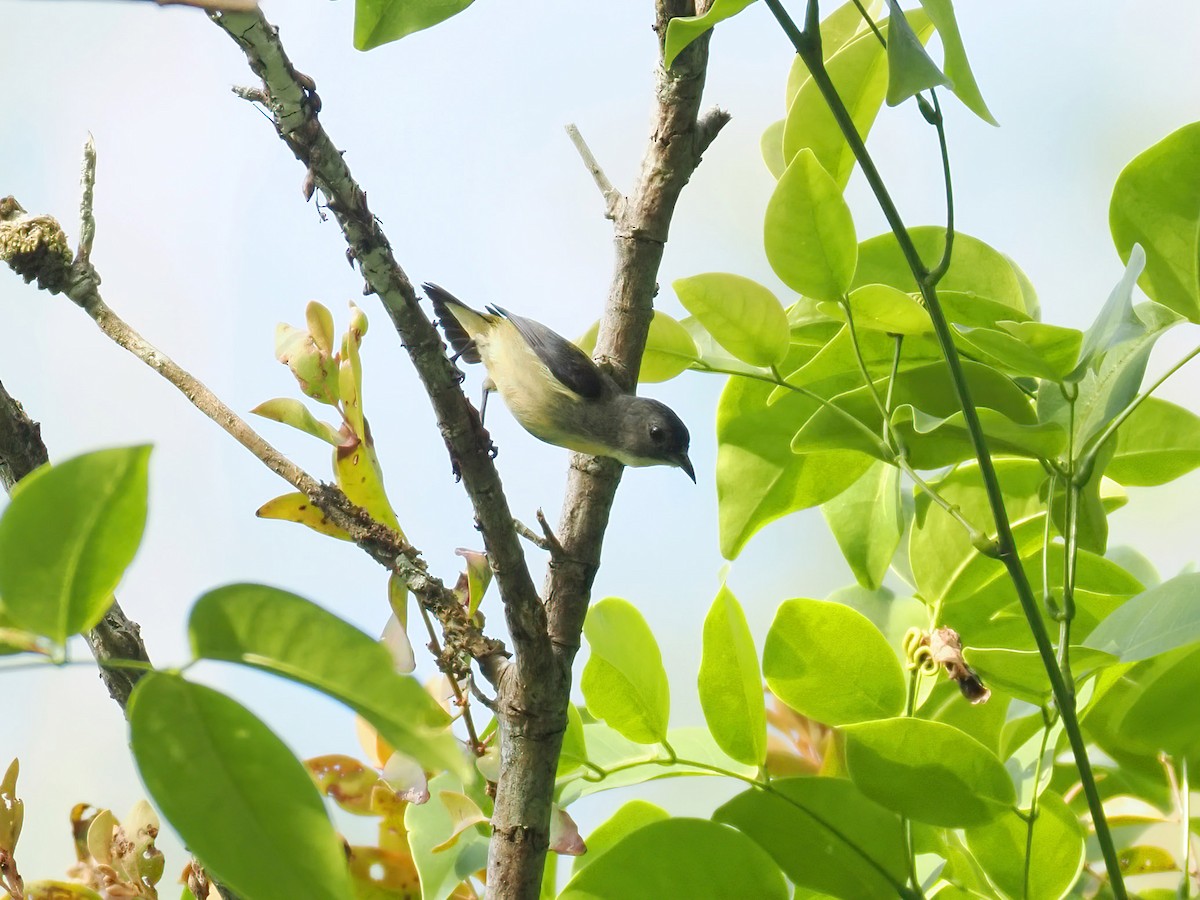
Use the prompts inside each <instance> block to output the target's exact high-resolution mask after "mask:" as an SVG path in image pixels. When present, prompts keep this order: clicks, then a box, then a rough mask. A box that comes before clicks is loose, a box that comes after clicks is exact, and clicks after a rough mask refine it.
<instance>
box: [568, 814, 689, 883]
mask: <svg viewBox="0 0 1200 900" xmlns="http://www.w3.org/2000/svg"><path fill="white" fill-rule="evenodd" d="M670 817H671V816H670V814H669V813H668V812H667V811H666V810H665V809H663V808H662V807H661V806H655V805H654V804H653V803H650V802H648V801H646V800H630V801H629V802H628V803H626V804H624V805H623V806H621V807H620V808H619V809H618V810H617V811H616V812H615V813H613V814H612V815H611V816H609V817H608V818H607V819H606V820H605V821H603V822H601V823H600V824H599V825H597V826H596V830H595V831H593V832H592V833H591V834H589V835H588V836H587V841H586V843H587V853H585V854H583V856H577V857H575V862H574V865H573V867H572V871H573V872H576V873H577V872H579V870H580V869H583V868H586V867H587V866H589V865H591V864H592V863H594V862H595V861H596V860H598V859H599V858H600V857H601V856H603V855H604V854H605V853H607V852H608V851H609V850H611V849H612V847H613V845H614V844H616V843H617V842H618V841H620V840H621V839H622V838H623V837H625V836H626V835H627V834H630V833H632V832H634V831H637V830H638V829H639V828H641V827H643V826H645V825H649V824H650V823H651V822H661V821H663V820H664V819H669V818H670Z"/></svg>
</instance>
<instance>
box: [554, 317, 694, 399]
mask: <svg viewBox="0 0 1200 900" xmlns="http://www.w3.org/2000/svg"><path fill="white" fill-rule="evenodd" d="M599 331H600V323H599V322H594V323H592V327H591V328H589V329H588V330H587V331H586V332H584V334H583V335H582V336H581V337H580V338H579V339H578V340H577V341H575V344H576V346H578V347H579V349H580V350H582V351H583V352H584V353H586V354H587V355H588V356H591V355H592V353H593V352H595V350H596V337H597V335H598V334H599ZM699 356H700V354H699V351H698V350H697V349H696V342H695V341H694V340H693V339H692V336H691V334H690V333H689V332H688V330H687V329H686V328H684V327H683V325H681V324H680V323H679V322H678V321H677V320H675V319H673V318H671V317H670V316H669V315H667V314H666V313H665V312H663V311H662V310H659V309H656V310H655V311H654V318H653V319H651V320H650V331H649V333H648V334H647V335H646V349H645V352H644V353H642V365H641V368H639V369H638V381H639V382H641V383H643V384H650V383H653V382H659V381H670V380H671V379H672V378H674V377H675V376H676V375H678V374H679V373H680V372H682V371H683V370H684V369H686V368H687V367H688V366H690V365H691V364H692V363H694V362H695V361H696V360H697V359H699Z"/></svg>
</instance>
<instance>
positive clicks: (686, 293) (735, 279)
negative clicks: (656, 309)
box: [672, 272, 790, 367]
mask: <svg viewBox="0 0 1200 900" xmlns="http://www.w3.org/2000/svg"><path fill="white" fill-rule="evenodd" d="M672 287H673V288H674V289H675V293H676V295H677V296H678V297H679V302H680V303H682V304H683V306H684V308H685V309H687V311H688V312H690V313H691V314H692V315H693V316H695V317H696V319H697V321H699V322H700V324H701V325H703V326H704V328H705V330H707V331H708V333H709V334H711V335H712V336H713V339H714V340H715V341H716V342H717V343H718V344H720V345H721V346H722V347H724V348H725V349H726V350H728V351H729V352H730V353H732V354H733V355H734V356H736V357H737V358H738V359H740V360H741V361H742V362H744V363H748V364H750V365H752V366H763V367H769V366H775V365H778V364H779V363H781V362H783V358H784V356H785V355H786V354H787V351H788V341H789V337H790V335H789V330H788V322H787V313H785V312H784V311H783V306H782V304H780V302H779V300H778V299H777V298H776V296H775V295H774V294H773V293H771V291H769V290H768V289H767V288H765V287H763V286H762V285H761V284H759V283H758V282H757V281H752V280H750V279H749V278H743V277H742V276H741V275H731V274H729V273H727V272H709V273H707V274H704V275H693V276H691V277H690V278H680V279H678V280H676V281H675V283H674V284H672ZM689 340H690V338H689Z"/></svg>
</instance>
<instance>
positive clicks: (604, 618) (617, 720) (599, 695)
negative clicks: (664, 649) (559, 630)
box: [579, 597, 671, 744]
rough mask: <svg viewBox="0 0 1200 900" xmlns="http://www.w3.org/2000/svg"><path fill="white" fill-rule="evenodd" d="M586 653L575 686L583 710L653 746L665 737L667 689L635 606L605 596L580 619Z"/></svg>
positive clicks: (652, 643) (659, 659) (659, 661)
mask: <svg viewBox="0 0 1200 900" xmlns="http://www.w3.org/2000/svg"><path fill="white" fill-rule="evenodd" d="M583 633H584V636H585V637H586V638H587V641H588V647H589V648H590V651H591V652H590V654H589V656H588V661H587V665H585V666H584V667H583V676H582V677H581V678H580V680H579V687H580V689H581V690H582V691H583V697H584V700H586V701H587V708H588V712H590V713H591V714H592V715H593V716H595V717H596V718H597V719H603V720H604V721H605V722H607V723H608V724H609V725H610V726H611V727H612V728H614V729H615V730H616V731H618V732H619V733H620V734H622V735H624V736H625V737H627V738H628V739H629V740H631V741H634V742H636V743H639V744H658V743H661V742H662V741H663V739H664V738H666V736H667V719H668V718H669V716H670V712H671V693H670V688H669V686H668V685H667V673H666V670H665V669H663V664H662V654H661V653H659V650H658V642H657V641H655V640H654V635H653V634H651V632H650V626H648V625H647V624H646V620H645V619H644V618H643V617H642V614H641V613H640V612H638V610H637V608H636V607H635V606H634V605H633V604H632V603H630V602H629V601H627V600H622V599H620V598H619V597H608V598H606V599H604V600H601V601H600V602H599V603H593V604H592V606H591V608H590V609H589V610H588V613H587V619H585V620H584V623H583Z"/></svg>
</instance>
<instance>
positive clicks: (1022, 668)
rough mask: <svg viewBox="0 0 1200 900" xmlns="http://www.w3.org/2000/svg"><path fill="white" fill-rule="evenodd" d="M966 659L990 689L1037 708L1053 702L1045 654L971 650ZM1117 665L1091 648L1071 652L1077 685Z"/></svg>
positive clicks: (1072, 670)
mask: <svg viewBox="0 0 1200 900" xmlns="http://www.w3.org/2000/svg"><path fill="white" fill-rule="evenodd" d="M964 656H965V658H966V660H967V663H968V664H969V665H970V666H971V668H972V669H974V670H975V671H976V672H978V673H979V675H980V677H981V678H983V683H984V684H986V685H987V686H988V687H990V688H995V689H996V690H1001V691H1004V692H1005V693H1008V694H1012V695H1013V696H1014V697H1016V698H1017V699H1019V700H1024V701H1026V702H1027V703H1032V704H1034V705H1037V706H1045V705H1046V704H1047V703H1048V702H1049V698H1050V679H1049V677H1048V676H1047V675H1046V668H1045V666H1044V665H1043V664H1042V657H1041V654H1040V653H1038V652H1037V651H1036V650H1011V649H1009V648H1007V647H968V648H967V649H966V651H965V652H964ZM1116 662H1117V658H1116V656H1115V655H1111V654H1109V653H1105V652H1101V651H1099V650H1094V649H1091V648H1090V647H1086V646H1083V647H1072V648H1071V674H1072V675H1073V676H1074V677H1075V680H1076V681H1080V680H1082V679H1084V678H1086V677H1087V676H1088V675H1091V674H1092V673H1093V672H1096V671H1097V670H1099V669H1102V668H1105V667H1106V666H1110V665H1113V664H1114V663H1116Z"/></svg>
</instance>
